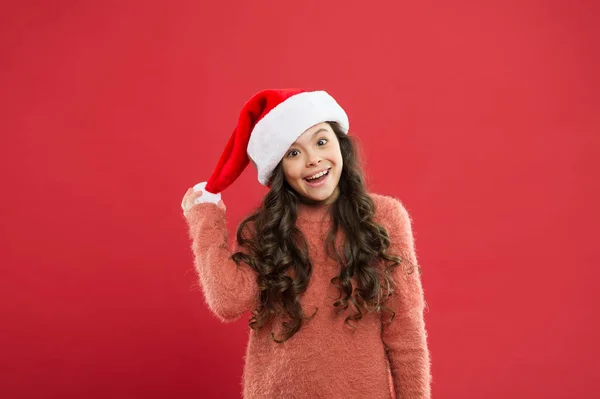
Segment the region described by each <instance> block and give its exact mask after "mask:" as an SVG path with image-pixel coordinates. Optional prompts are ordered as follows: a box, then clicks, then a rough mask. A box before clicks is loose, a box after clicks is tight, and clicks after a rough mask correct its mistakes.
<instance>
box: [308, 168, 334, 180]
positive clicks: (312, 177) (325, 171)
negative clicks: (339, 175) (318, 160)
mask: <svg viewBox="0 0 600 399" xmlns="http://www.w3.org/2000/svg"><path fill="white" fill-rule="evenodd" d="M327 172H329V169H327V170H324V171H323V172H321V173H317V174H316V175H313V176H310V177H307V178H306V180H314V179H316V178H318V177H321V176H323V175H326V174H327Z"/></svg>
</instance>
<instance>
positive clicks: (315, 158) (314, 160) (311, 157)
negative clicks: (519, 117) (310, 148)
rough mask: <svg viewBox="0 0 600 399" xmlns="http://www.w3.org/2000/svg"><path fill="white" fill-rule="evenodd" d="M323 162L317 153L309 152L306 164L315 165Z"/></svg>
mask: <svg viewBox="0 0 600 399" xmlns="http://www.w3.org/2000/svg"><path fill="white" fill-rule="evenodd" d="M320 163H321V157H320V156H319V155H318V154H316V153H309V154H308V157H307V158H306V166H315V165H318V164H320Z"/></svg>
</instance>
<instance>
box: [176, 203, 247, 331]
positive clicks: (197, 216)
mask: <svg viewBox="0 0 600 399" xmlns="http://www.w3.org/2000/svg"><path fill="white" fill-rule="evenodd" d="M185 217H186V221H187V223H188V227H189V237H190V239H191V240H192V245H191V249H192V252H193V253H194V266H195V268H196V271H197V272H198V277H199V281H200V286H201V288H202V291H203V293H204V298H205V300H206V304H207V305H208V307H209V309H210V310H211V311H212V312H213V313H214V315H215V316H217V317H218V318H219V319H220V320H221V321H223V322H233V321H236V320H237V319H239V318H240V317H241V315H242V314H243V313H244V312H246V311H250V310H252V309H254V308H255V307H256V303H257V300H258V286H257V283H256V272H255V271H254V270H253V269H252V268H250V266H248V265H246V264H240V266H238V265H236V264H235V262H234V261H233V260H232V259H231V254H232V253H234V252H237V251H239V250H243V249H240V247H239V245H238V243H237V240H236V241H235V242H234V248H233V252H230V251H229V248H228V244H227V239H228V232H227V224H226V217H225V212H224V211H223V210H222V209H219V208H218V207H217V206H216V205H215V204H214V203H210V202H206V203H198V204H197V205H195V206H194V207H192V208H191V209H190V210H189V211H188V212H186V214H185Z"/></svg>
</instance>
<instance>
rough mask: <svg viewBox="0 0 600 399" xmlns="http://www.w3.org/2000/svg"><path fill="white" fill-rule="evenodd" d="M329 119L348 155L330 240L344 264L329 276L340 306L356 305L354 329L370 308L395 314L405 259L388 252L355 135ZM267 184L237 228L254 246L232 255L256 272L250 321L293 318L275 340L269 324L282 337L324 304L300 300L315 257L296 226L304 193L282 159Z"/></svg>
mask: <svg viewBox="0 0 600 399" xmlns="http://www.w3.org/2000/svg"><path fill="white" fill-rule="evenodd" d="M329 124H330V126H331V128H332V130H333V131H334V133H335V135H336V137H337V139H338V142H339V145H340V151H341V154H342V160H343V168H342V172H341V176H340V180H339V184H338V187H339V195H338V197H337V199H336V200H335V202H334V203H332V204H331V208H330V212H331V228H330V230H329V231H328V234H327V239H326V242H325V246H326V252H327V255H328V256H329V257H331V258H332V259H334V260H336V262H337V263H338V264H339V265H340V270H341V272H340V274H339V275H338V276H336V277H334V278H333V279H331V283H333V284H334V285H335V286H336V288H337V289H338V291H339V297H338V298H337V300H336V301H335V302H334V304H333V305H334V306H335V307H336V308H337V311H338V312H339V311H342V310H345V309H347V308H348V307H349V306H350V305H352V307H353V308H354V310H355V311H356V312H355V313H354V314H352V315H350V316H348V317H346V319H345V323H346V324H347V325H348V326H349V327H351V328H353V329H355V328H356V327H355V326H353V325H352V323H351V322H358V321H359V320H360V319H361V318H362V316H363V314H364V312H382V311H389V312H391V317H390V318H389V320H388V323H389V322H391V321H392V320H393V318H394V315H395V313H394V312H393V311H392V310H391V309H390V308H388V307H387V306H385V300H386V299H387V298H389V296H390V295H391V294H392V292H393V291H394V283H393V280H392V278H391V277H390V274H391V272H392V270H393V269H394V268H395V267H397V266H398V265H399V264H400V263H401V262H403V261H405V260H406V259H405V258H401V257H399V256H395V255H391V254H388V253H387V249H388V248H389V246H390V238H389V235H388V232H387V230H386V229H385V228H384V227H383V226H381V225H380V224H378V223H376V222H374V221H373V216H374V214H375V205H374V202H373V200H372V198H371V197H370V196H369V195H368V194H367V191H366V188H365V181H364V177H363V172H362V165H361V164H360V163H359V159H360V158H359V156H358V154H357V150H358V145H357V143H356V141H355V138H354V137H353V136H350V135H347V134H344V133H343V131H342V130H341V128H340V126H339V125H338V124H337V123H335V122H329ZM269 187H270V191H269V192H268V193H267V194H266V196H265V197H264V200H263V201H262V203H261V204H260V206H259V207H258V208H257V210H256V212H255V213H253V214H251V215H250V216H248V217H247V218H245V219H244V220H243V221H242V222H241V223H240V225H239V227H238V230H237V234H236V238H237V241H238V243H239V244H240V246H245V247H246V248H247V249H248V253H245V252H242V251H239V252H236V253H234V254H233V255H232V256H231V258H232V259H233V260H234V261H235V263H236V264H237V265H240V263H241V262H244V263H246V264H247V265H249V266H250V267H252V269H254V270H255V271H256V272H257V273H258V276H257V283H258V291H259V304H258V308H257V309H255V310H253V311H252V317H251V318H250V321H249V326H250V328H252V329H253V330H259V329H260V328H261V327H263V325H265V323H268V322H270V321H272V320H273V318H274V317H275V316H283V317H287V318H289V319H290V320H289V321H288V322H283V323H282V325H283V327H284V331H285V332H284V337H283V338H282V339H276V338H275V334H274V333H273V332H272V331H271V338H272V339H273V340H274V341H275V342H277V343H283V342H285V341H287V340H288V339H289V338H290V337H292V336H293V335H294V334H295V333H296V332H298V330H299V329H300V327H301V326H302V323H303V320H306V319H310V318H312V317H313V316H314V315H315V314H316V313H317V311H318V308H317V311H315V313H313V315H311V316H310V317H306V316H305V315H304V314H303V311H302V307H301V305H300V301H299V297H300V295H301V294H302V293H303V292H305V291H306V288H307V287H308V283H309V281H310V277H311V274H312V263H311V260H310V258H309V256H308V244H307V241H306V237H304V234H303V233H302V232H301V231H300V230H299V229H298V228H297V226H296V219H297V215H298V204H299V202H300V197H299V195H298V194H297V193H296V192H295V191H294V190H293V189H292V187H291V186H290V185H289V184H288V183H287V181H286V179H285V177H284V174H283V168H282V162H280V163H279V164H278V165H277V167H276V168H275V170H274V172H273V174H272V176H271V179H270V180H269ZM249 224H250V225H252V229H249V230H253V233H251V234H249V235H245V234H244V233H243V232H244V231H245V230H246V228H247V227H249V226H248V225H249ZM340 229H341V230H342V231H343V234H344V240H343V245H342V248H343V250H342V252H343V253H342V255H343V256H340V254H339V252H338V249H337V248H336V245H335V238H336V235H337V233H338V230H340ZM377 260H383V261H384V262H385V263H386V265H387V267H385V268H384V269H383V271H382V269H381V268H378V267H376V265H375V264H374V261H377ZM388 262H390V263H391V264H388ZM353 278H354V279H355V281H356V287H354V286H353V283H352V279H353Z"/></svg>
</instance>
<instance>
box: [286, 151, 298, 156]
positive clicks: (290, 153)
mask: <svg viewBox="0 0 600 399" xmlns="http://www.w3.org/2000/svg"><path fill="white" fill-rule="evenodd" d="M293 152H298V151H297V150H292V151H290V152H288V157H289V156H290V155H292V153H293Z"/></svg>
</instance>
